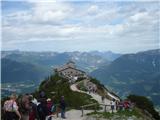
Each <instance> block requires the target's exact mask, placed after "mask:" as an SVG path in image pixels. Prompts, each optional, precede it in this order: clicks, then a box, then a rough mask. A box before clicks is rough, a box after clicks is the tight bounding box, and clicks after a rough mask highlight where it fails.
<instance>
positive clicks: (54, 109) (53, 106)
mask: <svg viewBox="0 0 160 120" xmlns="http://www.w3.org/2000/svg"><path fill="white" fill-rule="evenodd" d="M56 109H57V106H56V105H52V107H51V112H52V113H54V112H56Z"/></svg>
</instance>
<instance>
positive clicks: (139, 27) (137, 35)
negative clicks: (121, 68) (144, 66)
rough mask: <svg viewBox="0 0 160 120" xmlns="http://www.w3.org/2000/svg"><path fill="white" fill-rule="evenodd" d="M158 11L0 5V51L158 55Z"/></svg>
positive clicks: (98, 4)
mask: <svg viewBox="0 0 160 120" xmlns="http://www.w3.org/2000/svg"><path fill="white" fill-rule="evenodd" d="M159 8H160V3H159V2H158V0H157V1H153V0H152V1H150V0H128V1H127V0H123V1H122V0H112V1H111V0H99V1H98V0H92V1H91V0H87V1H86V0H78V1H75V0H63V1H62V0H59V1H56V0H45V2H44V1H43V0H38V1H36V0H17V1H14V0H8V1H6V0H3V1H2V2H1V21H2V23H1V24H2V25H1V30H2V33H1V34H2V36H1V37H2V44H1V50H15V49H18V50H23V51H58V52H64V51H94V50H98V51H108V50H110V51H113V52H118V53H134V52H138V51H145V50H150V49H158V48H160V36H159V34H160V31H159V27H160V24H159V22H160V10H159Z"/></svg>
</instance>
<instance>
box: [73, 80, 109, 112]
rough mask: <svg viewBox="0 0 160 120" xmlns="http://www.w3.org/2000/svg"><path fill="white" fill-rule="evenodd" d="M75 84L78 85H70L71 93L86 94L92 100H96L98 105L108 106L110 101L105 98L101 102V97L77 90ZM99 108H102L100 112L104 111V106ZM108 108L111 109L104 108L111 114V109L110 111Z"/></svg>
mask: <svg viewBox="0 0 160 120" xmlns="http://www.w3.org/2000/svg"><path fill="white" fill-rule="evenodd" d="M77 84H78V83H75V84H72V85H71V86H70V88H71V90H72V91H77V92H80V93H86V94H88V95H90V96H92V98H93V99H94V100H96V101H97V102H98V103H99V104H105V105H110V103H111V100H109V99H107V98H105V99H104V101H103V102H102V96H100V95H99V94H97V93H92V92H91V93H90V94H89V92H85V91H82V90H79V89H78V88H77V87H76V86H77ZM101 107H102V110H101V111H104V109H105V106H104V105H101ZM110 108H111V107H110V106H107V107H106V111H108V112H111V109H110Z"/></svg>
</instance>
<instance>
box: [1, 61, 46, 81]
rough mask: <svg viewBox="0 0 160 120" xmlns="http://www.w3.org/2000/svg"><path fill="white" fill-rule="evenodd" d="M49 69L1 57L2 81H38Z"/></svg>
mask: <svg viewBox="0 0 160 120" xmlns="http://www.w3.org/2000/svg"><path fill="white" fill-rule="evenodd" d="M47 74H48V73H47V71H46V70H45V69H44V68H42V67H39V66H35V65H32V64H30V63H24V62H17V61H13V60H9V59H6V58H2V59H1V80H2V83H18V82H34V83H38V82H40V80H41V79H44V77H45V76H47Z"/></svg>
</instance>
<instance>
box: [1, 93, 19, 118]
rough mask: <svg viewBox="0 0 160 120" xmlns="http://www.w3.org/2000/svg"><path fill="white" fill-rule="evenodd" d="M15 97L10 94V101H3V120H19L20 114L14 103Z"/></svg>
mask: <svg viewBox="0 0 160 120" xmlns="http://www.w3.org/2000/svg"><path fill="white" fill-rule="evenodd" d="M16 99H17V95H16V94H12V95H11V96H10V100H7V101H5V103H4V107H3V109H4V114H5V118H4V120H20V119H21V114H20V112H19V110H18V109H19V108H18V105H17V103H16Z"/></svg>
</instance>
